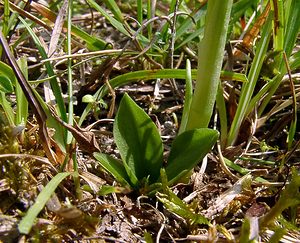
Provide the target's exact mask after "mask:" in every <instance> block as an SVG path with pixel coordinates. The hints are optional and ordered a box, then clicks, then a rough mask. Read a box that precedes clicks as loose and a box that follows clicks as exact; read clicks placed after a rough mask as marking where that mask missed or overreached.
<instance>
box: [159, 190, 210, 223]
mask: <svg viewBox="0 0 300 243" xmlns="http://www.w3.org/2000/svg"><path fill="white" fill-rule="evenodd" d="M156 197H157V198H158V200H159V201H161V202H162V203H163V204H164V206H165V207H166V208H167V209H168V210H169V211H171V212H173V213H175V214H177V215H179V216H181V217H183V218H184V219H185V220H187V221H188V222H189V223H190V224H192V225H195V224H206V225H209V224H210V223H209V221H208V220H207V219H206V218H205V217H204V216H202V215H201V214H196V213H194V212H193V211H192V210H191V209H190V208H189V206H188V205H187V204H186V203H184V202H183V201H182V200H181V199H180V198H179V197H177V196H176V195H175V193H173V192H172V191H171V190H170V189H169V188H167V191H166V194H164V193H159V192H158V193H157V194H156Z"/></svg>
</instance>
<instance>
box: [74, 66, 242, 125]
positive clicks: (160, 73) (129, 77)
mask: <svg viewBox="0 0 300 243" xmlns="http://www.w3.org/2000/svg"><path fill="white" fill-rule="evenodd" d="M191 72H192V79H196V74H197V70H196V69H192V71H191ZM157 78H175V79H185V78H186V70H185V69H155V70H142V71H136V72H130V73H126V74H123V75H119V76H117V77H115V78H113V79H111V80H110V81H109V84H110V86H111V87H112V88H116V87H119V86H121V85H126V84H129V83H131V82H139V81H140V80H143V81H147V80H153V79H157ZM220 78H221V79H225V80H236V81H239V82H247V77H246V76H245V75H244V74H240V73H234V72H228V71H221V77H220ZM108 92H109V89H108V88H107V86H106V85H103V86H101V88H100V89H99V90H98V91H97V92H96V94H95V95H94V97H95V99H96V100H100V99H102V98H103V97H104V96H105V95H106V94H108ZM91 108H92V105H91V104H89V105H88V106H87V107H86V109H85V110H84V111H83V113H82V115H81V117H80V120H79V122H78V124H79V125H81V124H82V122H83V121H84V119H85V117H86V116H87V114H88V113H89V112H90V110H91Z"/></svg>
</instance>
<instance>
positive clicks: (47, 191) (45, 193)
mask: <svg viewBox="0 0 300 243" xmlns="http://www.w3.org/2000/svg"><path fill="white" fill-rule="evenodd" d="M70 174H71V173H70V172H64V173H58V174H57V175H56V176H54V177H53V178H52V180H51V181H50V182H49V183H48V184H47V185H46V186H45V187H44V189H43V190H42V191H41V192H40V194H39V195H38V197H37V198H36V201H35V203H34V204H33V205H32V206H31V207H30V208H29V210H28V211H27V213H26V215H25V216H24V217H23V219H22V220H21V222H20V224H19V225H18V229H19V231H20V233H21V234H29V232H30V230H31V228H32V226H33V224H34V221H35V219H36V217H37V216H38V214H39V213H40V212H41V210H42V209H43V208H44V206H45V205H46V203H47V201H48V200H49V199H50V197H51V195H52V194H53V193H54V191H55V189H56V188H57V187H58V185H59V184H60V183H61V181H62V180H63V179H65V178H66V177H67V176H69V175H70Z"/></svg>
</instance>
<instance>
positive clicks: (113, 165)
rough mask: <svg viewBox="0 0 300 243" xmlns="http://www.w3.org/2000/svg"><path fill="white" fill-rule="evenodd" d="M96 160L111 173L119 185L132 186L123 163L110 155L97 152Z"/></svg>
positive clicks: (95, 154)
mask: <svg viewBox="0 0 300 243" xmlns="http://www.w3.org/2000/svg"><path fill="white" fill-rule="evenodd" d="M93 155H94V157H95V159H97V160H98V162H99V163H100V165H101V166H102V167H103V168H104V169H105V170H106V171H107V172H109V173H110V174H111V175H112V176H113V177H114V178H115V179H116V180H117V181H118V182H119V183H121V184H123V185H130V179H129V177H128V175H127V173H126V170H125V168H124V166H123V165H122V161H120V160H117V159H114V158H113V157H111V156H109V155H108V154H102V153H97V152H95V153H94V154H93Z"/></svg>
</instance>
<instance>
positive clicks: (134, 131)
mask: <svg viewBox="0 0 300 243" xmlns="http://www.w3.org/2000/svg"><path fill="white" fill-rule="evenodd" d="M113 132H114V138H115V142H116V144H117V147H118V149H119V151H120V155H121V158H122V160H123V163H124V167H125V169H126V171H127V174H128V176H129V178H130V180H131V183H132V184H133V185H134V186H135V187H138V185H139V182H140V181H141V180H142V179H143V178H148V179H149V182H150V183H153V182H155V181H156V180H157V179H158V177H159V173H160V168H161V167H162V162H163V145H162V141H161V138H160V135H159V133H158V129H157V127H156V126H155V124H154V123H153V121H152V120H151V119H150V117H149V116H148V115H147V114H146V113H145V112H144V111H143V110H142V109H141V108H140V107H139V106H138V105H137V104H136V103H135V102H134V101H133V100H132V99H131V98H130V97H129V95H128V94H125V95H124V97H123V98H122V100H121V102H120V106H119V110H118V112H117V115H116V119H115V123H114V131H113Z"/></svg>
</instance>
